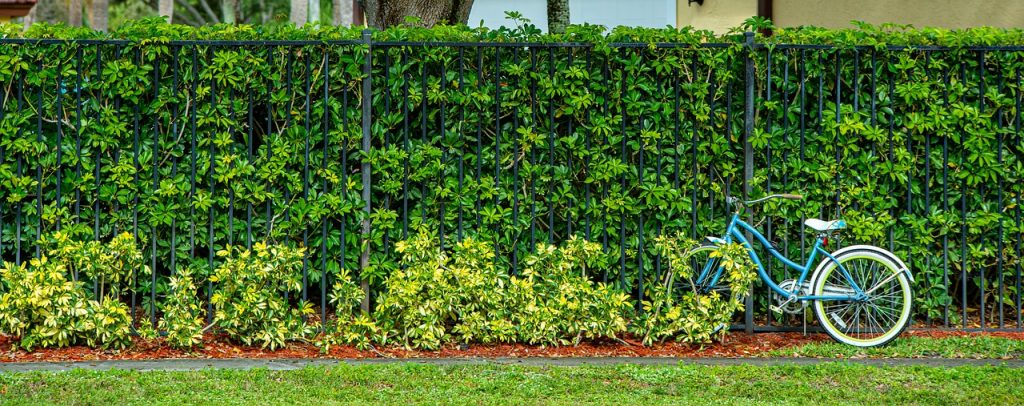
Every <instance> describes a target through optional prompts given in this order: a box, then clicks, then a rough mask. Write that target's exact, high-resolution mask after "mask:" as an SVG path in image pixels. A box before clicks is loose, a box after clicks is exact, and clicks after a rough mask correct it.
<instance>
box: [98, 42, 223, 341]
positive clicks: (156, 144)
mask: <svg viewBox="0 0 1024 406" xmlns="http://www.w3.org/2000/svg"><path fill="white" fill-rule="evenodd" d="M97 52H99V50H97ZM97 58H99V55H97ZM210 93H211V94H212V93H213V91H212V90H211V91H210ZM153 100H160V54H159V53H157V54H155V55H154V57H153ZM151 148H152V150H153V155H152V157H151V158H150V160H151V161H150V165H153V190H154V191H156V190H158V189H159V188H160V171H159V168H160V119H159V115H154V117H153V146H152V147H151ZM96 178H97V179H99V176H98V175H97V176H96ZM98 204H99V199H97V205H98ZM150 216H152V214H150ZM96 224H97V225H96V231H95V232H96V234H97V238H99V236H98V234H99V219H98V218H97V220H96ZM149 224H150V226H149V227H150V230H149V231H150V235H151V238H152V239H151V240H150V241H149V243H150V248H151V258H150V260H151V264H150V265H152V267H151V268H150V285H149V322H150V323H152V324H153V325H154V326H155V325H156V276H157V274H159V271H158V269H157V259H156V257H157V253H156V252H157V240H158V237H157V227H156V224H155V222H154V221H153V219H152V218H150V221H149ZM207 297H209V296H207Z"/></svg>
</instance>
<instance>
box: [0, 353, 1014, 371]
mask: <svg viewBox="0 0 1024 406" xmlns="http://www.w3.org/2000/svg"><path fill="white" fill-rule="evenodd" d="M394 363H409V364H426V365H440V366H448V365H488V364H490V365H523V366H584V365H623V364H632V365H679V364H687V365H718V366H729V365H759V366H764V365H817V364H825V363H849V364H859V365H871V366H927V367H957V366H1004V367H1009V368H1024V359H1014V360H996V359H989V360H984V359H946V358H892V359H832V358H658V357H611V358H539V357H537V358H364V359H249V358H228V359H164V360H148V361H132V360H111V361H78V362H13V363H6V362H0V373H4V372H27V371H68V370H72V369H82V370H92V371H105V370H111V369H119V370H135V371H196V370H201V369H211V368H212V369H253V368H266V369H270V370H295V369H301V368H305V367H308V366H331V365H338V364H347V365H375V364H394Z"/></svg>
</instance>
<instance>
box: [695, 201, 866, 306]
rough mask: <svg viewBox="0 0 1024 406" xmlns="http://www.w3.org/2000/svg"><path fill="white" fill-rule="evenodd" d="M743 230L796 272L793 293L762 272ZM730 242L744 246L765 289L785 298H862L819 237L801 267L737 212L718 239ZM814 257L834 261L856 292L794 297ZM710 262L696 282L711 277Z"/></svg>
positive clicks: (717, 274) (716, 276)
mask: <svg viewBox="0 0 1024 406" xmlns="http://www.w3.org/2000/svg"><path fill="white" fill-rule="evenodd" d="M743 231H746V232H749V233H750V234H751V235H753V236H754V237H755V238H756V239H757V240H758V241H759V242H760V243H761V245H762V246H764V247H765V249H767V250H768V253H769V254H770V255H771V256H773V257H775V258H776V259H778V260H779V261H780V262H782V264H783V265H785V266H787V267H789V268H792V269H794V270H797V271H799V272H800V277H799V278H798V279H797V281H796V284H795V285H794V290H793V291H792V292H787V291H786V290H785V289H782V288H781V287H779V285H778V284H777V283H775V281H774V280H772V278H771V276H769V275H768V272H767V271H766V270H765V267H764V265H763V264H761V259H760V258H759V257H758V256H757V252H755V251H754V246H753V244H751V243H750V241H749V240H747V238H746V236H744V235H743ZM733 239H735V241H738V242H739V243H740V244H742V245H743V246H744V248H746V249H747V253H748V254H749V255H750V258H751V259H752V260H753V261H754V264H755V265H757V273H758V275H759V276H760V277H761V280H763V281H764V282H765V283H766V284H768V287H770V288H771V289H772V290H773V291H775V292H776V293H778V294H779V295H782V296H783V297H785V298H787V299H791V300H801V301H803V300H859V299H861V298H863V297H865V296H866V295H865V294H864V292H863V290H861V288H860V286H857V283H856V282H855V281H854V280H853V278H852V277H851V276H850V273H849V272H848V271H847V270H846V268H845V267H843V265H842V264H840V263H839V261H838V260H836V258H835V257H833V256H832V254H830V253H829V252H828V251H825V250H824V249H823V248H822V242H823V241H822V237H821V236H820V235H819V236H818V237H817V238H815V240H814V246H813V247H812V248H811V252H810V256H809V257H808V258H807V262H806V263H805V264H804V265H800V264H797V263H796V262H793V261H792V260H790V259H789V258H786V257H785V256H784V255H782V253H780V252H779V251H778V250H776V249H775V247H773V246H772V244H771V243H769V242H768V239H766V238H765V237H764V235H762V234H761V233H760V232H758V231H757V230H756V229H754V227H752V226H750V224H747V223H746V222H744V221H743V220H741V219H740V213H738V212H737V213H733V215H732V220H731V221H729V226H728V228H726V231H725V235H724V236H723V237H722V239H721V241H723V242H725V243H731V242H732V241H733ZM818 254H821V255H823V256H824V257H825V258H828V259H829V260H830V261H832V262H834V263H835V264H836V265H837V266H838V267H839V270H840V271H841V272H842V275H843V276H844V277H845V278H846V279H847V281H849V282H850V286H852V287H853V289H854V292H855V293H856V294H855V295H817V296H816V295H805V296H800V295H798V294H797V292H798V291H799V290H800V287H801V286H802V285H803V283H804V280H806V279H807V275H808V274H809V273H810V272H811V269H812V267H813V266H814V260H815V258H816V257H817V256H818ZM711 263H712V262H711V261H709V262H708V263H707V264H706V265H704V269H702V270H701V273H700V276H699V277H698V278H697V280H698V281H703V280H705V278H706V277H708V276H712V275H709V273H710V272H711V269H710V268H711ZM722 272H724V269H723V268H722V267H719V268H718V269H717V270H716V272H715V273H714V275H713V276H712V279H711V283H709V284H708V285H707V286H708V289H711V288H713V287H715V285H716V284H717V283H718V280H719V278H721V276H722Z"/></svg>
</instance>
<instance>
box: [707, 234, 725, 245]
mask: <svg viewBox="0 0 1024 406" xmlns="http://www.w3.org/2000/svg"><path fill="white" fill-rule="evenodd" d="M704 239H705V240H707V241H708V242H709V243H711V244H714V245H717V246H722V245H725V244H726V242H725V240H723V239H721V238H718V237H712V236H707V237H704Z"/></svg>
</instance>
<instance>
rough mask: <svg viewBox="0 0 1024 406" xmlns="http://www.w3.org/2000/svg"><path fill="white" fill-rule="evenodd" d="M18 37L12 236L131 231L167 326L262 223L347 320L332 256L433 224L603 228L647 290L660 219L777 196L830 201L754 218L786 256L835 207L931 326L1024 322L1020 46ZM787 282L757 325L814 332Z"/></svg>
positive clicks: (0, 213) (613, 250)
mask: <svg viewBox="0 0 1024 406" xmlns="http://www.w3.org/2000/svg"><path fill="white" fill-rule="evenodd" d="M0 44H2V45H0V57H4V56H12V57H14V56H17V57H19V58H22V60H21V61H20V62H19V63H22V64H27V65H24V66H23V68H22V69H17V70H14V71H12V72H10V73H7V74H5V75H2V79H3V93H2V103H3V104H2V107H0V114H2V115H3V116H0V139H2V141H3V142H2V143H0V165H3V167H2V170H0V175H2V176H0V178H3V179H0V180H2V181H4V182H5V183H4V185H3V186H4V190H3V191H2V192H0V256H2V258H3V259H4V260H8V261H15V262H22V261H24V260H25V259H26V258H29V257H31V256H38V255H40V250H39V248H38V245H37V244H35V240H36V239H37V238H38V237H40V236H41V235H44V234H45V233H48V232H51V231H56V230H66V231H68V232H70V233H72V234H75V235H79V236H89V237H91V238H95V239H104V238H108V237H109V236H111V235H114V234H116V233H118V232H122V231H127V232H130V233H132V234H134V235H136V236H137V237H138V238H139V240H140V241H141V242H142V243H143V244H144V246H145V247H146V250H147V255H148V256H149V262H150V266H151V268H152V269H153V270H154V272H153V273H152V275H150V276H149V277H148V278H147V279H148V280H139V281H136V282H135V285H136V289H135V291H136V292H139V295H138V297H137V296H136V295H135V294H133V295H132V296H131V297H130V298H126V300H129V301H130V303H131V306H132V310H133V312H135V311H136V309H143V311H144V314H145V315H147V316H148V317H149V318H151V319H152V320H154V321H155V320H156V318H157V317H158V313H159V309H158V307H157V306H156V304H157V303H158V302H159V300H160V298H161V297H162V295H164V294H165V293H166V289H167V286H166V279H167V277H168V276H169V275H170V274H172V273H173V272H174V271H175V270H176V269H178V267H181V266H189V267H195V268H196V269H198V270H200V275H203V274H204V272H205V273H207V274H208V272H209V271H210V269H212V268H213V267H214V266H215V265H216V264H217V261H218V259H217V258H216V257H215V252H216V251H218V250H219V249H223V247H224V246H226V245H234V244H245V245H246V246H251V245H252V244H253V243H254V241H260V240H270V241H277V242H283V243H287V244H295V245H301V246H304V247H307V259H306V262H305V263H304V266H303V279H302V282H303V288H302V293H301V296H302V297H301V299H303V300H313V301H315V302H318V303H319V305H320V311H321V316H322V317H327V316H328V314H327V309H328V307H329V306H328V305H327V296H328V295H327V291H328V287H329V285H330V281H331V277H332V276H331V275H335V274H337V272H339V270H341V269H352V270H356V271H358V272H357V273H358V274H359V275H361V276H362V277H363V279H365V280H367V286H373V285H374V284H375V283H379V281H380V280H381V278H383V277H384V275H386V274H387V272H388V271H389V270H390V269H393V268H394V267H396V266H397V265H396V254H395V252H394V243H395V241H398V240H401V239H404V238H407V237H408V236H409V234H410V233H412V232H416V230H417V229H420V228H428V229H430V230H431V232H432V233H434V234H435V235H436V236H437V238H438V239H439V242H440V243H441V244H442V245H450V244H451V242H452V241H453V240H454V241H459V240H461V239H463V238H465V237H466V236H473V237H474V238H478V239H485V240H488V241H494V244H495V250H496V252H497V253H498V254H499V255H498V258H499V260H500V261H503V262H504V263H505V264H506V265H508V266H509V269H510V271H511V272H513V273H516V272H518V271H519V268H520V266H521V265H520V261H521V259H522V258H523V256H524V255H527V254H528V253H529V252H530V251H531V250H532V249H534V247H535V246H536V244H537V243H541V242H548V243H558V242H560V241H564V240H565V239H567V238H570V237H571V236H576V235H578V236H579V237H581V238H586V239H588V240H593V241H598V242H600V243H601V244H602V246H603V247H604V248H605V250H606V252H608V253H609V255H611V256H612V257H614V259H615V261H614V266H612V267H610V268H609V269H606V270H604V272H603V273H602V274H601V275H599V276H598V277H599V278H600V279H601V280H603V281H605V282H609V283H616V284H618V285H619V286H620V287H622V288H623V289H624V290H627V291H629V292H631V293H632V294H633V295H634V297H636V298H637V299H638V300H643V298H644V296H645V294H646V288H645V283H646V284H650V283H651V282H652V281H654V280H657V279H659V278H660V276H661V274H662V272H663V270H664V268H665V267H666V266H667V264H663V263H662V259H661V258H660V256H659V255H658V254H657V252H655V250H654V249H653V244H652V240H653V239H654V238H655V237H657V236H659V235H667V234H672V233H680V234H683V235H688V236H690V237H693V238H697V237H698V236H701V235H715V234H721V232H722V231H723V229H724V224H725V221H726V220H727V217H726V215H727V213H726V211H725V210H726V208H725V204H724V198H725V196H726V195H727V194H730V193H732V194H736V195H741V194H742V195H744V196H747V195H759V194H762V193H767V192H773V191H775V192H778V191H783V192H798V193H800V192H802V193H806V194H808V196H809V198H810V199H809V201H808V202H805V203H804V204H803V205H801V206H799V207H797V206H792V205H789V206H787V205H782V206H768V207H766V209H765V210H764V211H762V212H756V213H751V221H753V220H755V217H754V216H756V220H757V224H759V225H760V226H761V227H762V228H763V229H764V230H765V231H766V235H767V236H768V237H769V238H770V239H771V240H772V241H778V245H779V248H780V249H781V251H782V252H785V253H787V254H789V255H792V256H793V257H797V256H799V255H802V254H803V253H804V252H805V250H806V248H807V245H808V242H809V240H808V239H809V238H813V236H810V237H809V236H808V234H807V233H806V231H805V230H804V229H803V227H802V225H801V223H802V220H803V219H805V218H807V217H829V216H832V215H843V216H844V217H848V218H849V219H850V223H851V224H852V225H853V230H851V232H852V234H853V236H852V237H850V238H851V239H852V240H853V241H858V242H867V243H874V244H878V245H887V246H888V247H889V248H890V249H892V250H894V251H895V252H897V253H898V254H899V255H900V256H901V257H904V258H907V262H908V264H910V265H911V267H912V268H913V269H912V270H913V271H914V273H915V276H916V277H917V279H918V281H917V284H918V286H917V291H918V306H917V307H918V308H919V309H921V318H922V322H924V323H926V324H928V325H940V326H946V327H949V326H959V327H964V328H981V329H993V328H996V329H1005V328H1009V329H1020V328H1021V326H1022V324H1021V309H1022V308H1021V291H1020V283H1021V263H1020V239H1021V237H1020V236H1021V233H1022V232H1024V229H1022V227H1021V221H1020V207H1019V205H1018V204H1017V201H1018V198H1019V196H1020V193H1021V183H1020V177H1021V176H1020V175H1021V173H1020V166H1019V162H1020V158H1021V157H1024V147H1022V145H1021V140H1022V138H1021V133H1020V114H1019V111H1020V102H1021V93H1020V87H1019V83H1020V74H1019V70H1020V68H1019V67H1018V62H1019V61H1020V60H1021V59H1024V58H1022V56H1024V55H1022V54H1021V53H1022V51H1024V48H1018V47H975V48H963V49H948V48H939V47H921V48H916V49H911V48H906V47H893V46H890V47H883V48H867V47H833V46H816V45H815V46H808V45H780V44H772V45H769V44H760V43H755V42H754V38H753V36H752V35H747V37H746V42H745V43H742V44H701V45H697V46H694V45H689V44H641V43H619V44H610V50H605V49H597V48H595V47H594V46H592V45H590V44H571V43H561V44H551V43H415V42H394V41H388V42H381V41H373V40H371V39H370V36H369V33H365V34H364V37H363V39H362V40H351V41H328V42H318V41H274V42H262V41H261V42H256V41H171V42H166V43H149V44H139V43H132V42H127V41H80V42H77V43H73V44H72V43H65V42H60V41H49V40H10V39H6V40H0ZM27 47H33V49H36V50H41V51H33V55H35V57H34V59H32V58H25V55H26V53H25V51H24V50H25V49H26V48H27ZM46 49H52V51H51V52H46V51H45V50H46ZM919 85H921V86H924V87H925V88H924V89H918V88H917V86H919ZM935 100H937V101H939V102H940V103H939V104H935V103H932V102H933V101H935ZM922 106H923V107H922ZM951 110H955V111H956V113H955V114H944V113H943V114H940V113H942V112H948V111H951ZM880 168H881V169H880ZM844 243H846V242H844ZM769 266H772V265H769ZM770 273H771V274H772V275H773V276H775V277H776V278H778V279H787V278H791V277H793V275H791V272H790V271H789V270H787V269H784V267H782V266H778V264H775V266H774V267H773V268H772V269H771V270H770ZM212 290H213V286H212V283H211V284H208V285H207V286H206V289H205V292H204V294H205V295H209V294H210V292H212ZM372 300H373V297H372V295H371V297H369V298H368V301H367V303H366V306H371V305H372V303H371V302H372ZM771 300H772V299H771V297H770V294H769V292H768V291H767V289H765V288H764V287H758V288H756V290H755V295H753V297H752V298H751V301H750V303H749V304H750V305H749V306H748V307H747V312H746V317H745V319H744V323H742V325H741V326H737V327H739V328H745V329H747V330H748V331H753V330H760V331H764V330H779V329H783V330H786V329H801V328H803V325H802V324H803V322H804V321H805V320H806V318H805V317H800V316H786V317H778V316H773V315H771V314H770V313H769V312H768V311H767V308H768V305H769V304H770V302H771ZM638 308H639V306H638Z"/></svg>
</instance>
